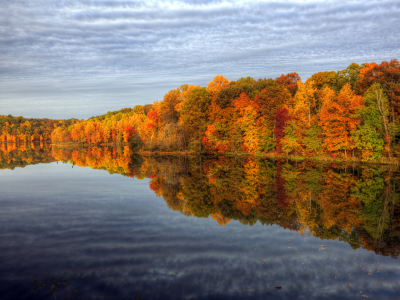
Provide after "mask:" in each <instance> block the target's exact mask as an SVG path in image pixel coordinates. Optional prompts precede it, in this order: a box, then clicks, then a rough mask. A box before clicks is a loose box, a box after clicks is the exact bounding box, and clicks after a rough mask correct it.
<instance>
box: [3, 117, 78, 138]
mask: <svg viewBox="0 0 400 300" xmlns="http://www.w3.org/2000/svg"><path fill="white" fill-rule="evenodd" d="M78 121H79V120H77V119H73V118H72V119H68V120H52V119H28V118H24V117H22V116H19V117H13V116H12V115H8V116H3V115H0V143H30V142H46V141H51V134H52V132H53V130H54V129H55V128H57V127H65V126H71V125H73V124H75V123H77V122H78Z"/></svg>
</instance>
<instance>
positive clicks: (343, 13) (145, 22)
mask: <svg viewBox="0 0 400 300" xmlns="http://www.w3.org/2000/svg"><path fill="white" fill-rule="evenodd" d="M399 28H400V1H399V0H380V1H365V0H363V1H347V0H342V1H316V0H312V1H291V0H288V1H251V0H247V1H218V0H215V1H213V0H181V1H140V0H98V1H96V0H34V1H33V0H32V1H31V0H18V1H6V0H0V114H2V115H8V114H12V115H14V116H18V115H23V116H25V117H47V118H70V117H75V118H88V117H91V116H93V115H98V114H103V113H106V112H107V111H110V110H111V111H112V110H117V109H120V108H123V107H133V106H135V105H137V104H146V103H152V102H153V101H155V100H160V99H162V97H163V95H164V94H165V93H166V92H167V91H168V90H170V89H173V88H176V87H178V86H180V85H181V84H183V83H190V84H201V85H203V86H204V85H206V84H207V83H208V82H209V81H210V80H212V79H213V77H214V76H215V75H218V74H222V75H224V76H225V77H227V78H228V79H230V80H235V79H237V78H240V77H244V76H252V77H254V78H264V77H266V78H268V77H272V78H275V77H277V76H280V75H281V74H282V73H288V72H293V71H296V72H297V73H299V74H300V76H301V77H302V78H304V79H305V78H307V77H309V76H310V75H311V74H313V73H315V72H318V71H327V70H329V71H330V70H342V69H345V68H346V67H347V66H348V65H349V64H350V63H352V62H357V63H363V62H372V61H375V62H378V63H379V62H381V61H383V60H390V59H393V58H397V59H399V49H400V30H399Z"/></svg>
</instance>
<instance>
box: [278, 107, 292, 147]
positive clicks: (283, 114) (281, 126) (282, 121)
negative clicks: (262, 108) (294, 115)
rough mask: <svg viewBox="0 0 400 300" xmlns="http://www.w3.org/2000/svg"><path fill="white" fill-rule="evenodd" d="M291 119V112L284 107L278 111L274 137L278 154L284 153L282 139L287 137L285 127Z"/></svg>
mask: <svg viewBox="0 0 400 300" xmlns="http://www.w3.org/2000/svg"><path fill="white" fill-rule="evenodd" d="M290 119H291V116H290V115H289V110H288V109H287V108H286V107H284V108H282V109H278V110H277V111H276V112H275V128H274V135H275V142H276V151H277V152H278V153H282V143H281V141H282V139H283V138H284V136H285V127H286V123H287V121H289V120H290Z"/></svg>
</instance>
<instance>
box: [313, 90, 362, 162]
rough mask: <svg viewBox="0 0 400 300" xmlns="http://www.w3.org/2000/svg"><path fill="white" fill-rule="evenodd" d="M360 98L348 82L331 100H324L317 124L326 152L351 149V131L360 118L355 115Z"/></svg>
mask: <svg viewBox="0 0 400 300" xmlns="http://www.w3.org/2000/svg"><path fill="white" fill-rule="evenodd" d="M361 105H362V98H361V97H360V96H357V95H355V93H354V91H352V90H351V87H350V84H346V85H345V86H344V87H343V89H342V90H341V91H340V93H339V94H337V95H336V96H335V98H334V99H333V101H332V102H325V103H324V105H323V106H322V109H321V115H320V120H319V123H318V124H319V126H321V128H322V134H323V136H324V143H323V147H324V148H325V149H326V151H328V152H335V151H339V150H343V151H344V155H345V156H347V150H350V149H353V148H354V145H355V142H354V140H353V139H352V136H351V132H352V131H354V130H356V129H357V126H358V124H359V123H360V120H359V119H358V118H357V117H356V113H357V107H359V106H361Z"/></svg>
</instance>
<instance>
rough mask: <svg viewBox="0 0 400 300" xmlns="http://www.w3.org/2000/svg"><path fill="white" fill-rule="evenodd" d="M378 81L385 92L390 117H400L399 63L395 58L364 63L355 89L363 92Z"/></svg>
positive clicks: (392, 119)
mask: <svg viewBox="0 0 400 300" xmlns="http://www.w3.org/2000/svg"><path fill="white" fill-rule="evenodd" d="M374 83H379V84H380V85H381V88H382V89H383V90H384V91H385V92H386V94H387V96H388V100H389V106H390V119H391V121H392V122H393V121H394V120H397V121H398V120H399V119H400V63H399V61H398V60H397V59H392V60H391V61H390V62H387V61H383V62H382V63H381V64H376V63H371V64H366V65H365V67H364V68H362V69H361V71H360V74H359V81H358V83H357V89H358V92H359V93H360V94H364V93H365V92H366V91H367V90H368V89H369V87H370V86H371V85H372V84H374Z"/></svg>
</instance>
